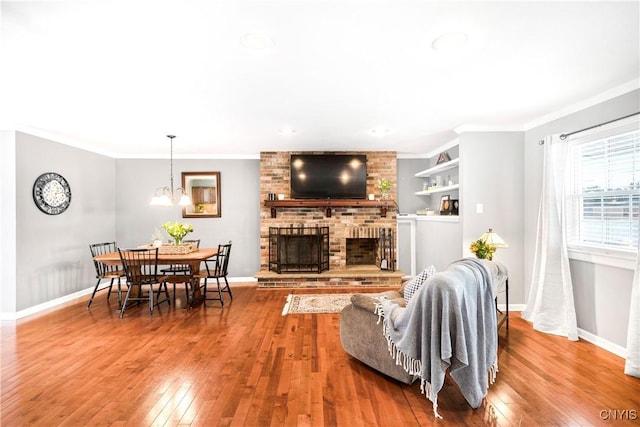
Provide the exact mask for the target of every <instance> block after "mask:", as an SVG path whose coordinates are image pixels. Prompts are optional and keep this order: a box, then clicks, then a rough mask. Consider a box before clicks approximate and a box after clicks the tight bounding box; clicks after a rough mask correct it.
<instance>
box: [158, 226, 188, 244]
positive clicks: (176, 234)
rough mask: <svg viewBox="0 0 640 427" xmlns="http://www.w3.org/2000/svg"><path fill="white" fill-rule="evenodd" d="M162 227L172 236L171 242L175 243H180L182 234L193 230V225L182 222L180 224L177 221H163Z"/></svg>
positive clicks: (184, 234)
mask: <svg viewBox="0 0 640 427" xmlns="http://www.w3.org/2000/svg"><path fill="white" fill-rule="evenodd" d="M162 228H164V230H165V231H166V232H167V234H168V235H169V236H171V237H172V238H173V242H174V243H175V244H176V245H179V244H181V243H182V239H184V236H186V235H187V234H189V233H191V232H192V231H193V225H191V224H188V223H184V224H180V223H179V222H171V221H169V222H165V223H164V224H162Z"/></svg>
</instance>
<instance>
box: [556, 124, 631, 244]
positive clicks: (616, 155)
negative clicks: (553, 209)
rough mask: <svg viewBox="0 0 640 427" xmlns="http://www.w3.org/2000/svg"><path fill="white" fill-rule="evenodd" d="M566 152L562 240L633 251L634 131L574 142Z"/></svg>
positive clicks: (570, 242)
mask: <svg viewBox="0 0 640 427" xmlns="http://www.w3.org/2000/svg"><path fill="white" fill-rule="evenodd" d="M569 156H570V160H569V161H570V165H569V172H570V186H569V196H568V199H567V211H568V215H569V218H571V219H570V220H569V221H568V222H569V224H568V236H567V237H568V243H569V244H570V245H578V246H593V247H602V248H608V249H623V250H634V249H635V250H637V247H638V215H639V214H640V131H638V130H634V131H630V132H624V133H621V134H618V135H612V136H608V137H606V138H602V139H596V140H592V141H589V142H582V143H580V142H579V141H576V142H575V143H573V144H572V146H571V148H570V151H569Z"/></svg>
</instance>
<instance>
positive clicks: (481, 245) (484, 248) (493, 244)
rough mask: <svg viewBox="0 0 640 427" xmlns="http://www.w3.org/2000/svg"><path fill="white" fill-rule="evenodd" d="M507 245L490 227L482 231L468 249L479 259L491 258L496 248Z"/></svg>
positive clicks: (506, 246)
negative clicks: (484, 231)
mask: <svg viewBox="0 0 640 427" xmlns="http://www.w3.org/2000/svg"><path fill="white" fill-rule="evenodd" d="M508 247H509V245H507V243H506V242H505V241H504V240H502V238H501V237H500V236H499V235H498V233H495V232H494V231H493V229H492V228H490V229H489V231H487V232H486V233H484V234H483V235H482V236H480V238H479V239H478V240H476V241H475V242H473V243H471V246H470V247H469V249H470V250H471V252H473V253H474V254H475V255H476V257H478V258H480V259H488V260H492V259H493V254H494V252H495V251H496V249H497V248H508Z"/></svg>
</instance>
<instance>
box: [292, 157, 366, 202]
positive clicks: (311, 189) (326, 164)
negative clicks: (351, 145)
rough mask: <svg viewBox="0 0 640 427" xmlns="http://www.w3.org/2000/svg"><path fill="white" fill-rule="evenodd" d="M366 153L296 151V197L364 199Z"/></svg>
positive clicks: (294, 164) (293, 195) (293, 175)
mask: <svg viewBox="0 0 640 427" xmlns="http://www.w3.org/2000/svg"><path fill="white" fill-rule="evenodd" d="M366 196H367V156H366V155H364V154H292V155H291V198H292V199H364V198H366Z"/></svg>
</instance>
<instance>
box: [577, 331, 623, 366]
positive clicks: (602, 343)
mask: <svg viewBox="0 0 640 427" xmlns="http://www.w3.org/2000/svg"><path fill="white" fill-rule="evenodd" d="M578 337H580V338H582V339H583V340H585V341H588V342H590V343H591V344H594V345H597V346H598V347H600V348H603V349H605V350H607V351H608V352H611V353H613V354H615V355H616V356H620V357H622V358H623V359H624V358H626V357H627V349H626V348H624V347H622V346H620V345H618V344H615V343H612V342H611V341H608V340H605V339H604V338H600V337H599V336H597V335H594V334H592V333H591V332H588V331H585V330H584V329H580V328H578Z"/></svg>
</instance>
